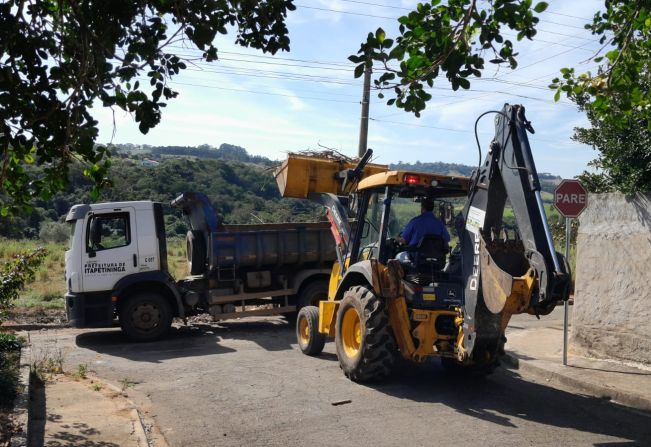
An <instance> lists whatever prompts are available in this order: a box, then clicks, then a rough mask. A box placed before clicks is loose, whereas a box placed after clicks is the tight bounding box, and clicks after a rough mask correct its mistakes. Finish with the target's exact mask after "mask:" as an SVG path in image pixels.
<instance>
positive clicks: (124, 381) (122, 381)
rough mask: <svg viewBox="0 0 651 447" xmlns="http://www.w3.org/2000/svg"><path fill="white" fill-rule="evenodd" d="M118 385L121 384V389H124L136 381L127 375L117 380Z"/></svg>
mask: <svg viewBox="0 0 651 447" xmlns="http://www.w3.org/2000/svg"><path fill="white" fill-rule="evenodd" d="M119 383H120V385H122V391H125V390H126V389H127V388H130V387H132V386H134V385H135V384H136V382H134V381H132V380H130V379H129V378H127V377H124V378H122V379H120V380H119Z"/></svg>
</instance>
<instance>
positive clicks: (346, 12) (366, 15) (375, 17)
mask: <svg viewBox="0 0 651 447" xmlns="http://www.w3.org/2000/svg"><path fill="white" fill-rule="evenodd" d="M296 6H298V7H299V8H305V9H315V10H317V11H325V12H336V13H339V14H349V15H353V16H363V17H373V18H374V19H387V20H398V18H397V17H388V16H378V15H374V14H364V13H361V12H353V11H342V10H340V9H330V8H319V7H318V6H307V5H301V4H298V3H297V4H296Z"/></svg>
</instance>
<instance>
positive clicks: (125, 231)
mask: <svg viewBox="0 0 651 447" xmlns="http://www.w3.org/2000/svg"><path fill="white" fill-rule="evenodd" d="M137 234H138V232H137V228H136V212H135V209H134V208H131V207H122V208H119V209H113V210H106V211H103V210H99V211H96V212H95V213H93V214H91V215H90V216H89V217H88V220H87V222H86V224H85V227H84V250H83V251H82V272H81V273H82V284H83V290H84V292H97V291H108V290H112V289H113V286H114V285H115V283H116V282H117V281H118V280H120V279H121V278H123V277H124V276H127V275H130V274H132V273H135V272H137V269H138V242H137Z"/></svg>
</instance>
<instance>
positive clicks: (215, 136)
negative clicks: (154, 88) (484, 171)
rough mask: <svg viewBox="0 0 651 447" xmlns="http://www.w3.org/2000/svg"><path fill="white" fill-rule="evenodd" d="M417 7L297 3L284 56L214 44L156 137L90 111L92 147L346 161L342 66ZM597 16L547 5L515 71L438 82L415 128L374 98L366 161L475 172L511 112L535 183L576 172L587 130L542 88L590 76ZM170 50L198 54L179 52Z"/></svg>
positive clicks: (355, 82) (355, 105)
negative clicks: (309, 153)
mask: <svg viewBox="0 0 651 447" xmlns="http://www.w3.org/2000/svg"><path fill="white" fill-rule="evenodd" d="M364 3H375V4H377V5H368V4H364ZM416 3H417V2H416V1H411V0H364V1H353V0H295V4H296V5H297V10H296V11H294V12H292V13H290V14H289V18H288V27H289V31H290V39H291V52H289V53H279V54H277V55H276V57H275V58H271V57H269V56H266V55H264V54H263V53H262V52H256V51H253V50H249V49H246V48H242V47H239V46H236V45H234V44H233V36H232V35H228V36H224V37H219V40H218V41H217V42H216V44H217V47H218V48H219V50H220V58H221V60H220V61H217V62H214V63H212V64H206V63H202V62H198V63H196V64H194V65H189V68H190V70H186V71H185V72H184V73H182V74H181V75H179V76H177V77H175V78H174V82H173V83H172V86H173V87H174V88H175V89H176V90H177V91H179V96H178V97H177V98H176V99H174V100H171V101H170V102H169V104H168V107H167V108H165V109H164V110H163V118H162V122H161V123H160V124H159V125H158V126H157V127H156V128H155V129H153V130H151V131H150V132H149V133H148V134H147V135H142V134H141V133H140V132H139V131H138V126H137V123H135V121H134V120H133V118H132V117H131V116H130V115H128V114H126V113H124V112H122V111H119V110H116V111H115V113H114V114H113V113H112V112H111V111H110V110H108V109H98V110H97V112H96V117H97V118H98V119H99V121H100V138H99V140H98V141H99V142H102V143H107V142H110V141H112V142H113V143H133V144H149V145H188V146H195V145H200V144H209V145H211V146H219V145H220V144H222V143H230V144H235V145H239V146H242V147H244V148H246V149H247V150H248V151H249V152H250V153H252V154H256V155H264V156H267V157H269V158H272V159H283V158H285V156H286V154H287V152H295V151H301V150H305V149H319V145H323V146H327V147H331V148H334V149H337V150H339V151H341V152H343V153H345V154H348V155H351V156H354V155H355V154H356V153H357V145H358V139H359V122H360V99H361V93H362V81H361V78H360V79H355V78H354V77H353V64H351V63H349V62H348V61H347V57H348V56H349V55H350V54H354V53H356V52H357V50H358V48H359V45H360V43H361V42H362V41H363V40H365V36H366V34H367V33H368V32H369V31H374V30H375V29H376V28H377V27H378V26H381V27H383V28H384V29H385V30H386V31H387V35H388V37H395V36H396V35H397V32H396V29H397V26H396V24H397V22H396V20H395V19H394V18H396V17H398V16H400V15H403V14H405V13H407V12H408V10H407V9H401V8H410V7H413V6H414V5H415V4H416ZM380 4H382V5H385V6H379V5H380ZM600 8H601V9H603V2H602V1H594V0H580V1H571V2H570V1H558V0H557V1H551V2H550V7H549V8H548V10H547V11H546V12H544V13H543V14H541V15H540V18H541V23H540V24H539V33H538V35H537V36H536V38H535V39H534V41H533V42H519V43H516V51H518V52H519V53H520V56H519V58H518V60H519V63H520V65H519V68H518V69H517V70H515V71H514V70H510V69H508V68H499V69H497V68H493V67H492V66H490V67H489V68H488V69H487V70H485V71H484V73H483V75H482V78H483V79H481V80H476V81H473V82H472V83H471V89H470V90H469V91H463V92H462V91H457V92H454V91H452V89H451V88H450V87H449V84H448V83H447V81H446V80H445V79H443V78H442V79H439V80H437V82H436V83H435V85H434V87H435V90H434V91H433V92H432V93H433V96H434V97H433V99H432V100H431V101H430V103H429V104H428V107H427V109H426V111H425V112H424V113H423V114H422V115H421V117H420V118H415V117H414V116H413V115H411V114H409V113H406V112H404V111H402V110H399V109H397V108H395V107H388V106H387V105H386V104H385V100H381V99H379V98H378V97H377V94H376V93H373V94H372V95H371V105H370V117H371V122H370V124H369V137H368V146H369V147H371V148H373V150H374V152H375V158H374V160H375V161H377V162H378V163H391V162H397V161H405V162H414V161H417V160H420V161H422V162H430V161H442V162H448V163H463V164H468V165H475V164H476V163H477V149H476V144H475V140H474V135H473V130H472V129H473V124H474V121H475V119H476V118H477V116H478V115H479V114H481V113H482V112H484V111H487V110H491V109H500V108H501V107H502V105H503V104H504V103H505V102H509V103H519V104H523V105H525V107H526V109H527V117H528V119H529V120H531V121H532V123H533V126H534V128H535V130H536V134H535V135H531V136H530V141H531V145H532V148H533V151H534V158H535V162H536V165H537V168H538V171H539V172H550V173H553V174H557V175H560V176H562V177H566V178H569V177H573V176H575V175H576V174H578V173H580V172H582V171H583V170H584V169H586V165H587V162H588V161H590V160H591V159H593V158H594V157H595V156H596V152H595V151H594V150H593V149H592V148H590V147H587V146H583V145H579V144H577V143H575V142H572V141H571V140H570V136H571V135H572V129H573V128H574V127H576V126H587V120H586V119H585V117H584V115H583V114H582V113H580V112H578V111H577V110H576V107H575V106H573V105H572V104H571V103H569V102H567V101H566V100H561V101H559V102H558V103H554V102H553V92H552V91H551V90H548V89H547V88H546V86H547V85H548V84H549V83H550V81H551V79H552V78H553V77H554V76H556V74H557V73H558V70H559V69H560V68H561V67H568V66H574V67H577V70H579V71H586V70H593V71H594V69H595V64H594V63H593V62H591V61H590V58H591V56H592V55H593V54H594V52H595V51H596V50H597V49H598V48H599V45H598V43H597V42H596V39H594V38H593V37H592V36H591V35H590V33H589V32H588V31H586V30H584V29H582V26H583V24H584V23H587V22H588V21H589V18H590V17H591V16H592V15H593V13H594V12H596V11H597V10H599V9H600ZM513 40H514V39H513ZM179 45H180V44H179ZM175 51H177V52H179V53H182V54H185V55H188V56H191V55H196V54H197V52H196V51H195V50H192V49H191V48H182V47H180V46H178V47H176V48H175ZM261 56H262V57H261ZM289 59H291V60H289ZM487 59H490V57H488V58H487ZM308 61H310V62H308ZM488 65H490V64H488ZM114 122H115V129H114V126H113V124H114ZM479 130H480V135H479V136H480V142H481V144H482V146H483V148H485V147H486V146H487V145H488V143H489V142H490V139H491V137H492V135H493V125H492V119H491V118H490V117H486V118H485V119H483V120H482V122H481V124H480V127H479Z"/></svg>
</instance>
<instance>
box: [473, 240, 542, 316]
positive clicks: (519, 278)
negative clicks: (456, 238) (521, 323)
mask: <svg viewBox="0 0 651 447" xmlns="http://www.w3.org/2000/svg"><path fill="white" fill-rule="evenodd" d="M480 263H481V264H480V271H481V278H482V280H481V287H482V295H483V297H484V302H485V303H486V307H487V308H488V310H490V311H491V312H492V313H494V314H499V313H500V312H504V313H506V314H519V313H523V312H526V311H527V309H528V308H529V302H530V299H531V291H532V289H533V284H534V281H535V275H534V270H533V269H532V268H531V267H530V266H529V262H528V261H527V258H525V256H524V247H523V245H522V243H521V242H520V241H513V240H507V241H492V242H488V243H486V242H485V241H484V240H483V238H482V241H481V250H480Z"/></svg>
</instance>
